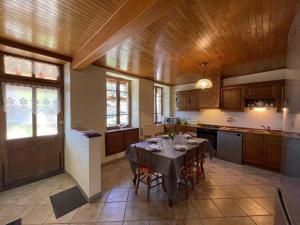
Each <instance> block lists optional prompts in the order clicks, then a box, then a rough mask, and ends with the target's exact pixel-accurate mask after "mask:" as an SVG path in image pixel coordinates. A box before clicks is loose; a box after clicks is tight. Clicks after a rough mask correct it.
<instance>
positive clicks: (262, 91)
mask: <svg viewBox="0 0 300 225" xmlns="http://www.w3.org/2000/svg"><path fill="white" fill-rule="evenodd" d="M276 97H277V96H276V82H262V83H254V84H248V85H247V86H246V93H245V98H247V99H272V98H276Z"/></svg>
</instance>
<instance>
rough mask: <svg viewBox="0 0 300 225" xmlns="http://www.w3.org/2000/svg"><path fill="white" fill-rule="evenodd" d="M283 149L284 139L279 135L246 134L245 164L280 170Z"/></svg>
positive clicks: (244, 144)
mask: <svg viewBox="0 0 300 225" xmlns="http://www.w3.org/2000/svg"><path fill="white" fill-rule="evenodd" d="M282 149H283V147H282V137H281V136H279V135H264V134H255V133H245V134H244V143H243V161H244V162H248V163H252V164H255V165H258V166H264V167H268V168H272V169H277V170H279V169H280V167H281V160H282Z"/></svg>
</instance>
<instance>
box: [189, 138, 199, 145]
mask: <svg viewBox="0 0 300 225" xmlns="http://www.w3.org/2000/svg"><path fill="white" fill-rule="evenodd" d="M186 143H188V144H191V145H197V144H199V142H198V141H197V140H194V139H188V140H186Z"/></svg>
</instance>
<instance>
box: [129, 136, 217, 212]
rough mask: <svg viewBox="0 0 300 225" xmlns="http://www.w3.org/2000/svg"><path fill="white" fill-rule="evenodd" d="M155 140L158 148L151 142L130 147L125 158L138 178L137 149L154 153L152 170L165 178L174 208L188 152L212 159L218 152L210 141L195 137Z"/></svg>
mask: <svg viewBox="0 0 300 225" xmlns="http://www.w3.org/2000/svg"><path fill="white" fill-rule="evenodd" d="M178 139H179V141H178ZM151 140H153V139H151ZM155 140H156V142H157V143H156V144H157V146H156V148H153V145H154V144H153V143H151V142H152V141H149V140H146V141H141V142H138V143H135V144H132V145H130V148H129V149H128V150H127V151H126V153H125V158H126V159H128V160H129V163H130V167H131V170H132V173H133V176H134V177H136V168H137V166H138V161H137V160H138V159H137V153H136V148H140V149H143V150H145V151H152V155H151V168H152V169H154V171H155V172H157V173H160V174H161V175H162V176H163V178H164V179H163V180H164V188H165V189H166V192H167V196H168V200H169V206H171V207H172V204H173V201H174V200H175V199H176V196H177V191H178V190H177V184H178V180H179V179H180V175H181V169H182V168H183V166H184V156H185V154H186V152H187V151H189V150H192V149H195V150H196V151H201V153H205V154H206V153H207V154H209V156H210V158H212V156H214V155H215V152H216V151H215V149H214V148H213V146H212V145H211V143H210V141H209V140H207V139H202V138H195V137H193V138H189V139H187V138H185V136H181V137H180V138H174V140H172V139H165V138H162V137H157V138H155ZM178 144H180V145H181V146H182V145H184V146H185V149H183V150H182V149H180V150H179V149H176V146H177V145H178Z"/></svg>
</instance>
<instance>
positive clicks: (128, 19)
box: [72, 0, 183, 70]
mask: <svg viewBox="0 0 300 225" xmlns="http://www.w3.org/2000/svg"><path fill="white" fill-rule="evenodd" d="M181 1H183V0H167V1H166V0H138V1H136V0H127V1H126V2H125V3H124V4H123V5H122V6H121V7H120V8H119V9H118V10H117V11H116V12H115V13H114V14H113V15H112V16H111V17H110V19H109V20H108V21H107V22H106V23H105V24H104V25H103V26H102V27H101V28H100V29H99V30H98V31H97V32H96V33H95V34H94V36H93V37H92V38H91V39H90V40H88V41H87V42H86V43H85V44H84V45H83V46H82V47H81V48H80V49H79V50H78V52H77V53H76V54H75V55H74V56H73V61H72V68H73V69H77V70H80V69H83V68H85V67H86V66H88V65H90V64H92V63H93V62H94V61H96V60H97V59H99V58H101V57H102V56H103V55H105V53H106V52H107V51H109V50H110V49H111V48H113V47H115V46H116V45H118V44H120V43H121V42H122V41H124V40H126V39H127V38H129V37H131V36H132V35H134V34H135V33H136V32H138V31H140V30H142V29H143V28H145V27H147V26H148V25H150V24H152V23H153V22H154V21H156V20H158V19H159V18H160V17H161V16H162V15H164V14H165V13H166V12H167V11H168V10H170V9H171V8H173V7H174V6H175V5H176V4H178V3H179V2H181Z"/></svg>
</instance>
